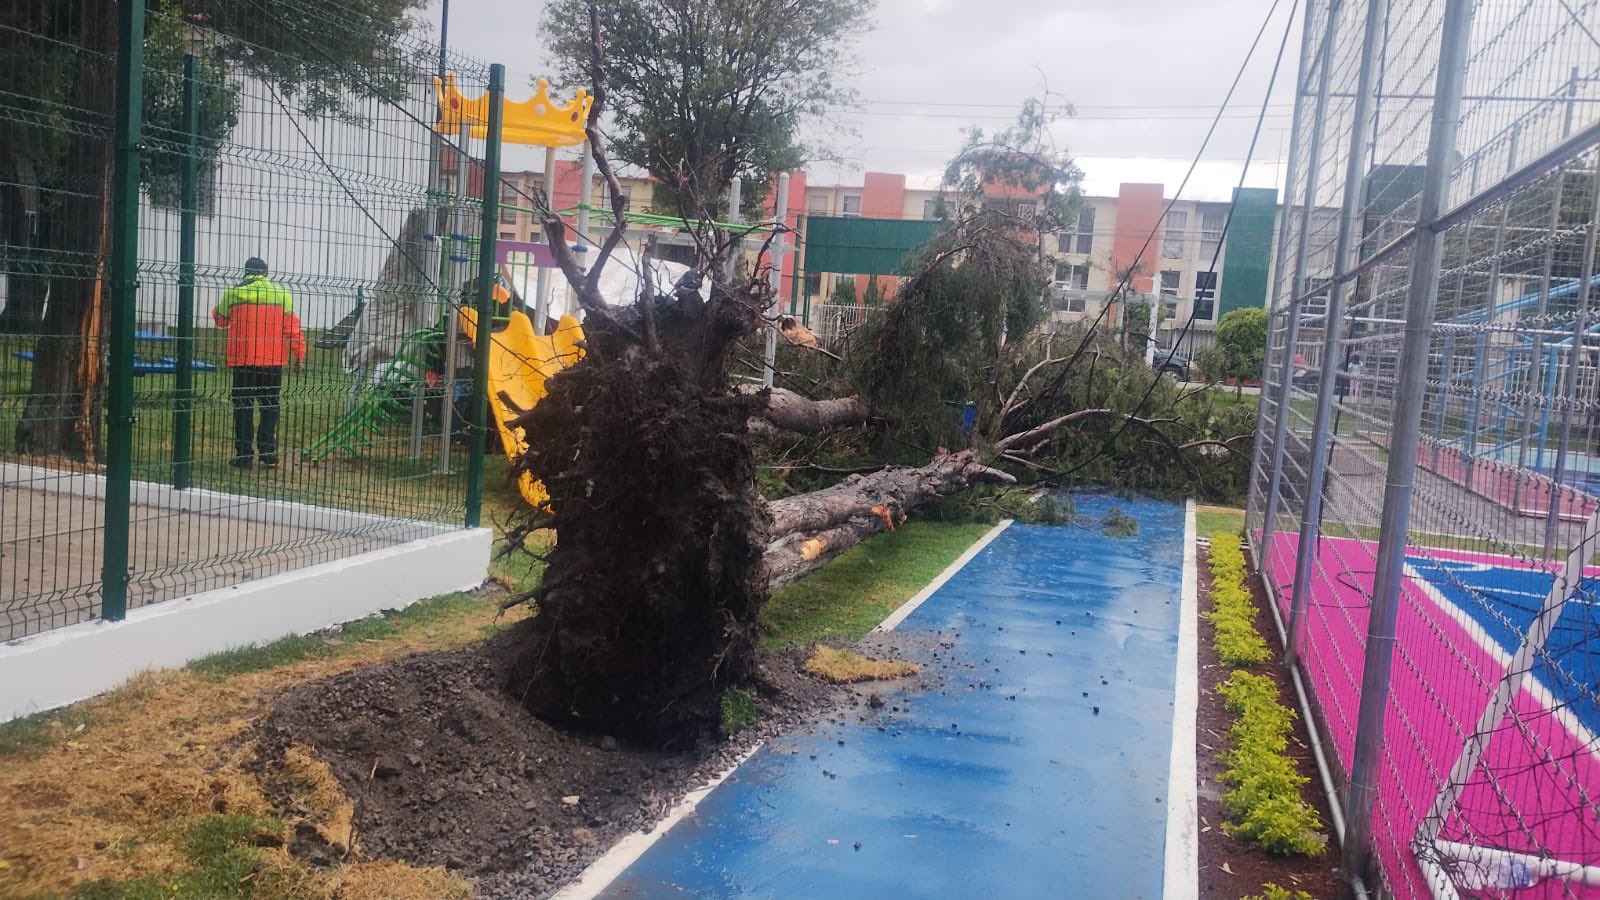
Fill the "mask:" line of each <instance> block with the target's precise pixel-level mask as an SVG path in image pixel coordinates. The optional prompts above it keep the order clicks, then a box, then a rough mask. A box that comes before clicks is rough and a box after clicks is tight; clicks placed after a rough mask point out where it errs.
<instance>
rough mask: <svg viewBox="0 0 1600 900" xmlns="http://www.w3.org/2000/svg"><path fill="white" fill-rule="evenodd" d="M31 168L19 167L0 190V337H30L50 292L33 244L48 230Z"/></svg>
mask: <svg viewBox="0 0 1600 900" xmlns="http://www.w3.org/2000/svg"><path fill="white" fill-rule="evenodd" d="M36 178H37V176H36V175H35V174H34V172H33V171H32V167H31V166H25V167H23V170H22V171H21V172H19V173H18V174H17V176H16V179H17V180H16V182H15V183H13V184H8V185H6V186H5V187H4V188H0V234H3V235H4V241H5V260H4V262H3V268H4V270H5V272H6V275H5V278H6V304H5V309H4V310H0V334H34V333H36V332H38V331H39V328H40V326H41V325H43V324H44V304H45V297H46V296H48V295H49V292H50V280H49V278H48V277H47V276H48V274H49V273H48V270H47V269H46V265H45V262H44V260H43V259H42V255H41V254H40V252H39V249H38V246H37V242H38V239H39V235H40V234H41V233H44V232H45V231H47V230H48V228H49V221H48V218H47V216H46V214H45V211H44V210H43V209H41V208H40V206H41V205H42V204H41V203H40V200H41V199H43V198H41V196H40V194H41V192H40V191H39V190H38V189H37V187H35V185H36V184H37V182H36Z"/></svg>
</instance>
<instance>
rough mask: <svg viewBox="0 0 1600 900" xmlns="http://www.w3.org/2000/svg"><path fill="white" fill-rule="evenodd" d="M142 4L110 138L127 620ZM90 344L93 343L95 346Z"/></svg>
mask: <svg viewBox="0 0 1600 900" xmlns="http://www.w3.org/2000/svg"><path fill="white" fill-rule="evenodd" d="M144 19H145V7H144V4H143V3H119V4H117V112H116V122H115V125H114V129H115V130H114V131H113V133H112V142H113V144H112V146H113V148H114V149H113V154H114V155H113V157H112V159H113V162H112V173H111V259H110V260H109V261H108V262H109V265H108V267H107V268H108V269H109V275H110V278H109V280H110V286H111V296H110V300H111V304H110V307H111V308H110V310H109V313H110V316H109V318H110V322H109V325H110V329H109V330H110V334H111V347H110V365H109V366H108V372H107V373H106V375H107V380H106V424H107V428H106V498H105V499H106V502H105V517H106V525H105V538H104V539H105V545H104V547H103V550H102V552H103V556H102V557H101V562H102V565H101V569H100V581H101V585H100V591H101V594H100V596H101V599H100V617H101V618H102V619H106V620H107V621H112V622H115V621H117V620H119V619H122V618H125V617H126V616H127V614H128V529H129V524H130V523H129V520H130V517H131V514H132V511H131V510H130V508H129V507H130V502H131V500H132V484H131V482H132V481H133V328H134V315H135V305H136V304H137V303H138V299H139V175H140V169H141V168H142V161H141V152H142V150H143V139H144V107H143V97H144ZM92 346H93V345H91V348H92Z"/></svg>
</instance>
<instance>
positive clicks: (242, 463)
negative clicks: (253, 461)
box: [228, 456, 250, 469]
mask: <svg viewBox="0 0 1600 900" xmlns="http://www.w3.org/2000/svg"><path fill="white" fill-rule="evenodd" d="M228 465H230V466H233V467H234V468H235V469H248V468H250V457H248V456H235V457H234V458H233V459H230V460H228Z"/></svg>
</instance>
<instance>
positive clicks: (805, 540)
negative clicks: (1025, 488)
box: [765, 450, 1016, 588]
mask: <svg viewBox="0 0 1600 900" xmlns="http://www.w3.org/2000/svg"><path fill="white" fill-rule="evenodd" d="M979 481H992V482H1000V483H1005V484H1011V483H1015V481H1016V479H1015V478H1014V477H1012V476H1011V475H1009V474H1007V473H1005V472H1002V471H1000V470H998V469H993V468H990V467H988V466H986V465H984V464H983V462H982V461H981V460H980V459H979V458H978V456H977V454H976V453H974V452H973V451H972V450H963V451H961V452H959V453H941V454H940V455H938V456H937V457H935V458H934V459H933V460H932V461H931V462H929V463H928V464H926V465H923V466H915V467H913V466H891V467H890V468H887V469H884V470H882V471H880V472H873V473H871V474H868V475H852V476H850V477H849V478H847V479H845V480H844V481H842V482H840V483H839V484H837V485H834V486H833V487H831V488H825V489H823V490H820V491H813V492H812V493H809V494H800V495H799V496H795V497H787V498H784V499H782V500H775V501H773V502H772V503H770V504H768V507H767V509H768V511H769V512H770V514H771V516H772V529H771V532H770V534H771V538H772V540H771V543H769V544H768V545H767V550H766V554H765V560H766V566H767V583H768V585H769V586H770V587H772V588H780V587H783V586H784V585H786V584H789V583H791V582H793V581H795V580H796V579H798V578H800V577H801V576H803V575H806V574H807V573H810V572H812V571H815V570H817V569H820V568H822V567H823V566H825V565H827V564H828V563H829V562H830V561H832V560H833V558H834V557H836V556H838V555H839V554H840V553H843V552H844V551H845V550H847V549H849V548H850V547H852V546H854V545H856V544H858V543H860V542H861V541H862V540H864V539H865V538H867V537H870V536H871V535H874V534H876V533H878V532H880V531H884V530H892V529H893V528H894V527H895V526H896V525H898V524H899V523H900V522H903V521H905V517H906V514H907V513H909V512H910V511H911V510H913V509H915V508H916V507H918V506H921V505H922V504H924V503H927V502H928V501H929V500H932V499H934V498H936V497H941V496H944V495H946V494H953V493H956V492H957V491H961V490H964V489H966V488H967V487H968V486H970V485H972V484H973V483H975V482H979Z"/></svg>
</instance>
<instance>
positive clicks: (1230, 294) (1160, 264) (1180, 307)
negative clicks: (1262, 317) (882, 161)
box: [445, 160, 1278, 345]
mask: <svg viewBox="0 0 1600 900" xmlns="http://www.w3.org/2000/svg"><path fill="white" fill-rule="evenodd" d="M451 174H452V175H453V173H451ZM473 174H476V175H477V178H476V179H475V180H476V181H477V182H478V183H477V184H474V185H469V190H470V189H472V188H478V189H480V190H481V178H482V176H481V170H479V171H477V172H475V173H473ZM469 178H470V176H469ZM544 178H545V176H544V173H542V172H537V171H523V172H508V173H505V174H504V175H503V179H504V182H505V183H504V184H503V185H502V187H501V196H500V202H501V206H502V209H501V213H500V226H499V232H498V236H499V238H500V239H502V240H507V241H525V242H533V241H539V240H540V239H541V236H540V228H539V225H538V223H537V222H536V221H535V220H534V217H533V215H532V211H531V207H532V203H531V202H530V200H529V198H530V197H532V196H533V195H534V193H535V192H536V191H538V190H542V189H543V187H544ZM581 180H582V172H581V168H580V166H579V164H578V162H577V161H575V160H559V161H557V163H556V166H555V169H554V190H553V195H552V201H553V204H554V206H555V208H556V209H568V208H571V207H574V206H576V205H577V204H578V198H579V188H580V185H581ZM619 181H620V182H621V185H622V189H623V192H624V196H625V197H626V198H627V206H628V209H629V210H630V211H633V212H636V213H642V212H649V211H651V210H652V208H653V200H654V198H655V190H656V188H657V185H656V184H655V183H654V182H653V181H652V180H651V179H650V178H648V177H641V176H623V177H621V178H619ZM445 187H446V188H449V187H450V184H449V183H448V180H447V182H446V184H445ZM773 193H774V194H775V193H776V192H775V191H774V192H773ZM986 194H987V196H986V197H985V201H984V202H985V205H986V206H993V207H996V208H1001V207H1003V208H1005V209H1006V210H1007V211H1010V212H1014V213H1020V214H1026V213H1028V212H1030V210H1029V209H1028V207H1029V206H1030V205H1031V204H1034V203H1037V202H1038V198H1037V196H1028V195H1026V194H1025V193H1018V192H1016V191H1007V190H1005V189H1004V188H999V187H997V188H996V189H994V190H993V191H991V192H986ZM592 196H593V198H594V202H595V204H596V205H600V206H607V207H608V206H609V205H610V197H609V194H608V191H607V188H606V185H605V183H604V181H603V180H601V179H600V178H599V177H596V178H595V181H594V187H593V194H592ZM775 199H776V198H775V197H773V198H769V200H768V210H769V213H768V214H769V215H775V206H776V204H775V202H774V200H775ZM947 202H948V199H947V196H946V195H945V194H944V193H943V192H941V191H940V190H938V189H937V187H915V186H911V185H910V184H908V179H907V176H905V175H903V174H898V173H889V172H867V173H865V174H864V176H863V178H862V181H861V183H860V184H813V183H811V182H810V181H809V179H808V177H807V173H806V172H805V171H804V170H797V171H794V172H792V173H790V182H789V196H788V201H787V204H786V205H787V210H788V214H787V216H786V219H787V223H786V224H788V226H789V227H790V228H792V229H795V230H796V231H797V232H798V233H799V234H800V235H801V240H800V241H799V242H798V243H799V250H798V252H797V253H791V254H789V255H788V257H787V258H786V260H785V262H784V266H783V275H784V286H783V288H782V289H781V294H782V296H785V297H790V298H793V299H794V300H795V301H800V300H802V299H803V300H804V301H805V305H806V306H810V305H812V304H827V303H830V302H833V301H835V300H836V299H839V298H842V297H845V296H850V297H853V298H855V300H856V301H859V300H860V299H861V298H864V297H865V296H866V294H867V292H868V290H869V286H870V285H871V284H872V282H873V281H874V279H875V280H876V282H877V290H878V292H879V293H880V294H881V295H882V296H883V297H885V298H889V297H892V296H893V294H894V291H895V288H896V287H897V281H898V279H897V278H895V277H893V276H889V275H877V276H873V275H868V274H862V273H859V272H848V271H846V272H828V271H818V270H817V269H818V268H820V267H814V266H812V265H809V264H808V260H807V258H806V257H807V252H806V250H807V243H806V240H805V235H806V233H807V230H808V229H807V225H806V222H807V220H810V219H837V218H862V219H870V220H876V221H878V222H883V223H886V224H885V226H884V229H883V231H882V233H883V234H884V235H885V236H886V238H885V241H884V244H885V246H889V245H891V244H892V241H890V240H888V238H887V236H888V235H889V234H890V233H891V232H894V233H896V234H899V235H903V234H905V233H907V229H906V228H905V227H900V228H894V227H893V226H891V225H889V224H888V223H932V222H934V221H936V220H938V219H939V218H940V216H941V212H942V211H943V210H944V207H945V204H946V203H947ZM1167 203H1168V201H1167V198H1166V197H1165V189H1164V186H1163V185H1161V184H1153V183H1124V184H1121V185H1119V187H1118V191H1117V194H1116V195H1115V196H1087V197H1084V198H1083V202H1082V205H1081V208H1080V210H1079V213H1078V216H1077V218H1076V220H1075V221H1073V222H1072V223H1070V224H1069V225H1068V226H1067V227H1066V228H1065V229H1064V230H1062V231H1060V232H1058V233H1053V234H1047V235H1043V236H1042V242H1043V244H1042V249H1043V250H1044V252H1045V253H1046V254H1048V255H1049V257H1050V258H1051V260H1052V261H1053V264H1054V269H1055V272H1054V274H1055V278H1054V285H1053V290H1052V296H1053V301H1054V302H1053V306H1054V308H1053V310H1052V314H1051V317H1052V319H1053V320H1055V321H1057V322H1061V323H1070V322H1073V321H1079V320H1084V319H1093V318H1095V317H1098V316H1099V315H1100V314H1101V311H1102V309H1103V307H1104V306H1105V305H1106V303H1107V302H1108V298H1109V296H1110V295H1111V294H1112V292H1113V290H1114V289H1115V288H1116V286H1117V284H1118V282H1119V281H1120V279H1121V277H1122V275H1123V273H1124V272H1126V271H1127V270H1128V268H1129V266H1130V264H1131V263H1133V261H1134V260H1136V259H1137V260H1138V261H1139V265H1138V266H1137V268H1136V269H1135V271H1134V272H1133V275H1132V277H1131V279H1130V287H1131V290H1132V292H1133V293H1134V294H1136V295H1139V296H1140V297H1145V298H1160V302H1161V306H1162V309H1163V313H1164V316H1163V319H1162V321H1161V323H1160V325H1159V327H1158V339H1160V340H1162V341H1164V342H1167V343H1170V342H1171V340H1172V339H1173V338H1174V337H1175V336H1176V333H1177V332H1178V331H1180V330H1181V329H1182V327H1183V325H1184V323H1185V322H1187V321H1188V319H1189V317H1190V315H1191V314H1193V315H1194V320H1195V321H1194V326H1193V329H1192V330H1193V331H1195V332H1198V333H1199V334H1200V337H1199V338H1198V341H1194V340H1191V341H1186V342H1185V343H1186V345H1188V344H1193V343H1196V342H1198V343H1202V344H1203V343H1206V342H1207V338H1206V337H1205V333H1207V332H1214V331H1215V328H1216V323H1217V321H1218V320H1219V319H1220V318H1221V317H1222V315H1223V314H1225V313H1227V312H1228V311H1230V310H1232V309H1237V308H1243V307H1249V306H1264V305H1265V304H1266V300H1267V291H1268V285H1269V284H1270V278H1271V277H1272V261H1273V252H1272V251H1273V235H1274V232H1275V226H1276V219H1277V215H1278V209H1277V192H1276V191H1275V190H1273V189H1262V188H1246V189H1242V190H1241V191H1239V194H1238V199H1237V205H1236V208H1235V209H1234V211H1233V218H1232V221H1231V222H1230V221H1229V218H1228V215H1229V212H1228V211H1229V204H1227V203H1222V202H1201V201H1191V200H1179V201H1177V202H1175V203H1173V204H1172V208H1171V209H1170V210H1168V209H1166V207H1167ZM929 227H930V228H931V227H932V226H931V224H930V226H929ZM1225 229H1226V230H1225ZM912 230H914V229H912ZM647 231H649V232H653V233H655V234H656V235H657V239H658V241H659V243H660V244H661V247H662V251H663V254H662V255H663V256H667V257H668V258H672V257H673V256H674V255H676V254H675V253H674V251H675V250H682V251H685V252H692V247H691V246H690V245H689V242H688V239H687V237H686V236H682V235H678V234H676V233H674V231H673V230H672V229H670V228H666V229H663V228H654V227H653V228H640V227H635V228H630V229H629V232H628V244H629V246H630V247H631V248H632V249H633V250H634V251H635V252H637V251H638V250H639V245H640V244H641V243H642V240H643V237H644V234H645V233H646V232H647ZM679 243H682V244H684V246H683V247H681V248H678V247H675V246H674V245H676V244H679ZM865 243H868V244H870V243H872V240H871V239H870V238H869V240H868V241H866V242H865ZM859 249H860V250H861V251H862V252H861V253H860V254H857V256H859V257H861V258H865V257H866V256H869V255H870V254H871V253H872V252H873V251H874V250H876V249H879V248H876V247H873V246H863V247H861V248H859ZM797 271H798V272H801V273H803V275H802V276H801V281H800V283H798V284H796V283H794V279H795V278H796V274H795V273H796V272H797ZM879 271H881V269H879ZM845 285H848V286H849V287H848V288H845V287H844V286H845ZM797 308H799V305H798V303H797ZM1117 312H1118V311H1117V310H1115V309H1112V310H1109V311H1108V315H1114V314H1116V313H1117Z"/></svg>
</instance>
